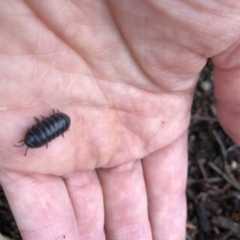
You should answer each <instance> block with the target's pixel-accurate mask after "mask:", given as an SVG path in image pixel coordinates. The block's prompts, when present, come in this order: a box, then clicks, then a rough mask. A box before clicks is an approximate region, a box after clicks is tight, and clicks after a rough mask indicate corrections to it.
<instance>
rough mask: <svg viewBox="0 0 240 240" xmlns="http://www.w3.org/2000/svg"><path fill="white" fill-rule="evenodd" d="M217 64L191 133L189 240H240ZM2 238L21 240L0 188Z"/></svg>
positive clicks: (239, 204) (239, 200) (234, 165)
mask: <svg viewBox="0 0 240 240" xmlns="http://www.w3.org/2000/svg"><path fill="white" fill-rule="evenodd" d="M212 69H213V68H212V64H211V62H210V61H209V62H208V63H207V65H206V66H205V68H204V70H203V71H202V74H201V76H200V81H199V83H198V86H197V89H196V93H195V98H194V102H193V106H192V121H191V126H190V128H189V169H188V170H189V171H188V186H187V205H188V219H187V226H186V231H187V236H186V239H187V240H239V239H240V149H239V148H238V147H237V146H236V145H235V144H234V142H232V140H231V139H230V138H229V137H228V136H227V135H226V134H225V133H224V131H223V130H222V128H221V126H220V125H219V123H218V120H217V117H216V108H215V104H214V97H213V77H212ZM0 233H1V234H2V235H6V236H9V237H10V238H11V239H14V240H20V239H21V236H20V234H19V231H18V229H17V225H16V223H15V221H14V218H13V215H12V213H11V210H10V208H9V205H8V202H7V200H6V198H5V195H4V193H3V190H2V189H1V187H0Z"/></svg>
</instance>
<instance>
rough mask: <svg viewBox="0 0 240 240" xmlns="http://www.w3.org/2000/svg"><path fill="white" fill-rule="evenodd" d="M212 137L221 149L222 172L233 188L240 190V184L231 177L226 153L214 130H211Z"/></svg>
mask: <svg viewBox="0 0 240 240" xmlns="http://www.w3.org/2000/svg"><path fill="white" fill-rule="evenodd" d="M212 133H213V135H214V137H215V138H216V140H217V142H218V144H219V146H220V148H221V151H222V155H223V160H224V170H225V172H226V174H227V176H228V178H230V180H231V182H229V183H231V184H232V185H233V186H234V187H235V188H237V189H238V190H240V184H239V183H238V181H237V180H236V179H235V177H234V176H233V174H232V173H231V169H230V166H229V164H228V161H227V158H228V152H227V150H226V148H225V146H224V144H223V141H222V139H221V138H220V137H219V135H218V133H217V131H216V130H213V131H212Z"/></svg>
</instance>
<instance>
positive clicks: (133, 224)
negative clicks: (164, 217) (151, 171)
mask: <svg viewBox="0 0 240 240" xmlns="http://www.w3.org/2000/svg"><path fill="white" fill-rule="evenodd" d="M98 174H99V178H100V182H101V185H102V189H103V195H104V202H105V214H106V217H105V229H106V236H107V239H111V240H124V239H131V240H135V239H136V240H141V239H142V240H148V239H152V236H151V228H150V223H149V220H148V212H147V199H146V190H145V184H144V178H143V172H142V166H141V162H140V161H137V162H134V163H128V164H124V165H121V166H119V167H115V168H111V169H101V170H99V171H98Z"/></svg>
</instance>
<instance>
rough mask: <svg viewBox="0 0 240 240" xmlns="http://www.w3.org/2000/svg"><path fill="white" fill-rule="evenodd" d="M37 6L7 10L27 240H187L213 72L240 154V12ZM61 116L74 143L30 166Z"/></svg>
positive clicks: (4, 68)
mask: <svg viewBox="0 0 240 240" xmlns="http://www.w3.org/2000/svg"><path fill="white" fill-rule="evenodd" d="M26 2H27V3H26ZM26 2H22V1H17V2H16V1H15V2H13V3H12V4H10V3H5V1H0V5H1V7H0V9H1V10H0V11H1V14H0V15H1V18H2V20H1V26H0V33H1V34H0V35H1V38H0V39H1V44H0V53H1V58H0V61H1V64H0V68H1V70H0V75H1V80H0V109H1V111H0V126H1V129H0V154H1V155H0V180H1V184H2V186H3V188H4V190H5V192H6V195H7V197H8V200H9V202H10V205H11V207H12V210H13V212H14V215H15V218H16V220H17V223H18V227H19V229H20V231H21V234H22V236H23V238H24V239H51V240H52V239H110V240H115V239H121V240H122V239H131V240H133V239H144V240H147V239H164V240H165V239H178V240H179V239H184V234H185V233H184V232H185V229H184V224H185V218H186V213H185V212H186V207H185V193H184V192H185V185H186V171H187V127H188V124H189V119H190V108H191V103H192V96H193V93H194V88H195V85H196V81H197V79H198V76H199V73H200V71H201V70H202V68H203V66H204V65H205V63H206V59H207V58H210V57H213V58H212V59H213V62H214V63H215V65H216V71H215V72H216V97H217V99H218V100H219V105H218V110H219V117H220V121H221V122H222V125H223V126H224V127H225V129H226V131H227V132H228V133H229V134H230V135H231V136H232V138H233V139H234V140H236V141H237V142H239V141H240V135H239V133H236V131H235V130H234V129H235V127H238V126H239V123H237V116H238V111H239V108H238V107H237V104H236V103H239V101H240V99H239V97H238V96H237V94H235V95H234V96H233V95H232V93H233V91H235V92H236V91H237V90H236V86H238V83H237V79H236V78H234V76H236V75H237V73H238V72H239V71H237V70H236V69H234V67H235V66H237V65H238V64H239V63H240V58H239V56H240V54H239V49H240V48H239V46H238V44H239V40H238V39H240V30H239V29H240V28H239V25H240V17H239V13H240V6H239V4H238V5H236V6H235V5H234V4H232V5H231V4H229V5H228V6H221V5H218V4H217V3H215V1H214V2H213V3H212V4H215V5H216V6H215V7H217V9H218V10H217V11H218V12H217V14H216V12H215V11H216V10H215V7H214V8H213V9H212V8H211V7H210V6H212V5H211V4H209V3H206V6H205V5H204V4H203V3H202V4H200V3H199V4H193V3H194V1H193V3H192V4H191V3H189V1H188V4H185V3H184V1H182V2H181V3H179V1H169V2H168V3H167V4H166V2H165V1H159V2H154V1H108V2H105V1H89V0H88V1H81V0H79V1H64V0H61V1H57V0H56V1H55V0H54V1H46V0H44V1H30V0H29V1H26ZM190 2H191V1H190ZM209 22H210V24H209ZM221 23H222V24H221ZM213 29H214V31H213ZM223 69H224V70H223ZM229 69H234V70H231V71H230V70H229ZM238 75H239V74H238ZM223 76H224V77H223ZM226 76H230V77H231V79H232V82H231V84H229V85H228V86H226V84H225V80H226ZM52 109H59V110H60V111H61V112H64V113H66V114H68V115H69V116H70V117H71V126H70V132H67V133H66V134H65V138H61V137H59V138H57V139H56V140H54V141H52V142H50V143H49V146H48V149H47V150H46V149H45V148H44V147H42V148H37V149H29V151H28V155H27V156H26V157H25V156H24V155H23V154H24V152H25V149H24V148H14V147H13V145H12V144H13V143H17V142H18V141H19V140H21V139H23V138H24V134H25V132H26V130H27V129H28V128H29V127H31V126H32V125H33V124H35V122H34V119H33V116H36V117H40V115H43V116H49V115H50V114H51V113H52ZM229 109H230V110H229ZM229 116H231V123H232V122H233V121H234V124H235V125H234V127H233V125H232V124H230V121H229ZM235 122H236V123H235ZM239 127H240V126H239ZM140 159H141V160H140Z"/></svg>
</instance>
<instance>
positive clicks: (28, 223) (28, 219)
mask: <svg viewBox="0 0 240 240" xmlns="http://www.w3.org/2000/svg"><path fill="white" fill-rule="evenodd" d="M0 182H1V184H2V187H3V189H4V192H5V194H6V196H7V199H8V201H9V204H10V206H11V209H12V211H13V214H14V216H15V219H16V222H17V225H18V228H19V230H20V232H21V235H22V237H23V239H25V240H28V239H29V240H32V239H35V240H38V239H45V240H48V239H49V240H52V239H63V240H64V239H79V238H80V235H79V231H78V226H77V223H76V220H75V216H74V211H73V208H72V205H71V201H70V199H69V196H68V192H67V189H66V186H65V184H64V181H63V180H62V179H61V178H59V177H54V176H50V175H40V174H29V175H26V174H19V173H14V172H10V171H3V170H1V171H0Z"/></svg>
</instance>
